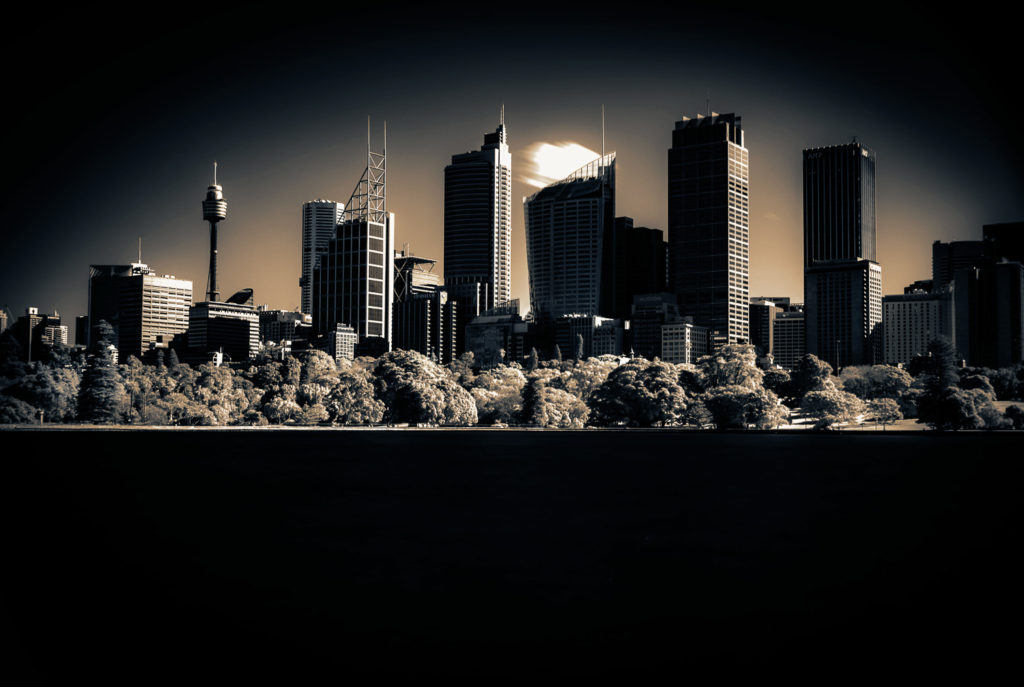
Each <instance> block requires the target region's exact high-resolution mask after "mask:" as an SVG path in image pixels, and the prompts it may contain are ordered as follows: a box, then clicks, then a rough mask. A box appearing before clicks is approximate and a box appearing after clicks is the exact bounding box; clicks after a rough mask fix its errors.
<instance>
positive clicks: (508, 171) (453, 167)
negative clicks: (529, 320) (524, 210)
mask: <svg viewBox="0 0 1024 687" xmlns="http://www.w3.org/2000/svg"><path fill="white" fill-rule="evenodd" d="M444 279H445V284H446V285H448V286H464V285H467V284H479V285H480V291H481V293H482V302H481V303H480V309H481V310H487V309H490V308H493V307H495V306H496V305H501V304H503V303H505V302H507V301H508V300H509V299H510V298H512V154H511V153H510V152H509V149H508V133H507V131H506V129H505V117H504V112H503V113H502V118H501V122H500V123H499V124H498V128H497V129H495V130H494V132H493V133H489V134H485V135H484V144H483V146H482V147H481V148H480V150H477V151H472V152H468V153H463V154H461V155H453V156H452V163H451V164H450V165H448V166H446V167H445V168H444Z"/></svg>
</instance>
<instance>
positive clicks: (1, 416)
mask: <svg viewBox="0 0 1024 687" xmlns="http://www.w3.org/2000/svg"><path fill="white" fill-rule="evenodd" d="M38 421H39V411H38V410H36V409H35V408H33V407H32V406H30V405H29V404H28V403H25V402H24V401H22V400H21V399H20V398H15V397H13V396H8V395H6V394H0V425H27V424H34V423H36V422H38Z"/></svg>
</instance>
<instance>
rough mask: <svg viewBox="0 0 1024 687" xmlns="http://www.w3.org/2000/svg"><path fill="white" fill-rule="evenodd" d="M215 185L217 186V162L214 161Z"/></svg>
mask: <svg viewBox="0 0 1024 687" xmlns="http://www.w3.org/2000/svg"><path fill="white" fill-rule="evenodd" d="M213 185H214V186H216V185H217V161H216V160H214V161H213Z"/></svg>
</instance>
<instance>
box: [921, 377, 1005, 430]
mask: <svg viewBox="0 0 1024 687" xmlns="http://www.w3.org/2000/svg"><path fill="white" fill-rule="evenodd" d="M979 401H981V403H980V404H979ZM989 404H990V401H989V399H988V398H987V396H985V394H984V392H979V391H977V390H969V389H960V388H958V387H955V386H947V387H946V388H945V389H942V390H941V391H938V392H926V393H925V394H924V395H923V396H922V397H921V402H920V404H919V413H918V414H919V417H920V419H921V421H923V422H927V423H928V424H929V425H931V426H932V428H934V429H937V430H940V431H941V430H951V431H956V430H958V429H981V428H982V427H984V426H985V420H984V418H982V416H981V415H980V413H979V410H980V409H981V407H984V406H985V405H989Z"/></svg>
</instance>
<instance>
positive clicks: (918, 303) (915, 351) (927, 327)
mask: <svg viewBox="0 0 1024 687" xmlns="http://www.w3.org/2000/svg"><path fill="white" fill-rule="evenodd" d="M882 323H883V327H882V332H883V339H884V341H885V345H884V347H883V351H884V355H883V358H882V361H883V362H885V363H888V364H890V365H895V364H897V363H903V364H907V363H909V362H910V361H911V360H913V359H914V356H918V355H925V354H927V352H928V342H930V341H931V340H932V339H933V338H935V337H937V336H944V337H946V338H948V339H950V340H951V341H952V340H953V339H954V317H953V292H952V289H949V288H947V289H945V290H943V291H939V292H936V293H928V292H926V291H923V290H919V291H915V292H911V293H903V294H894V295H891V296H886V297H885V298H883V299H882Z"/></svg>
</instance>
